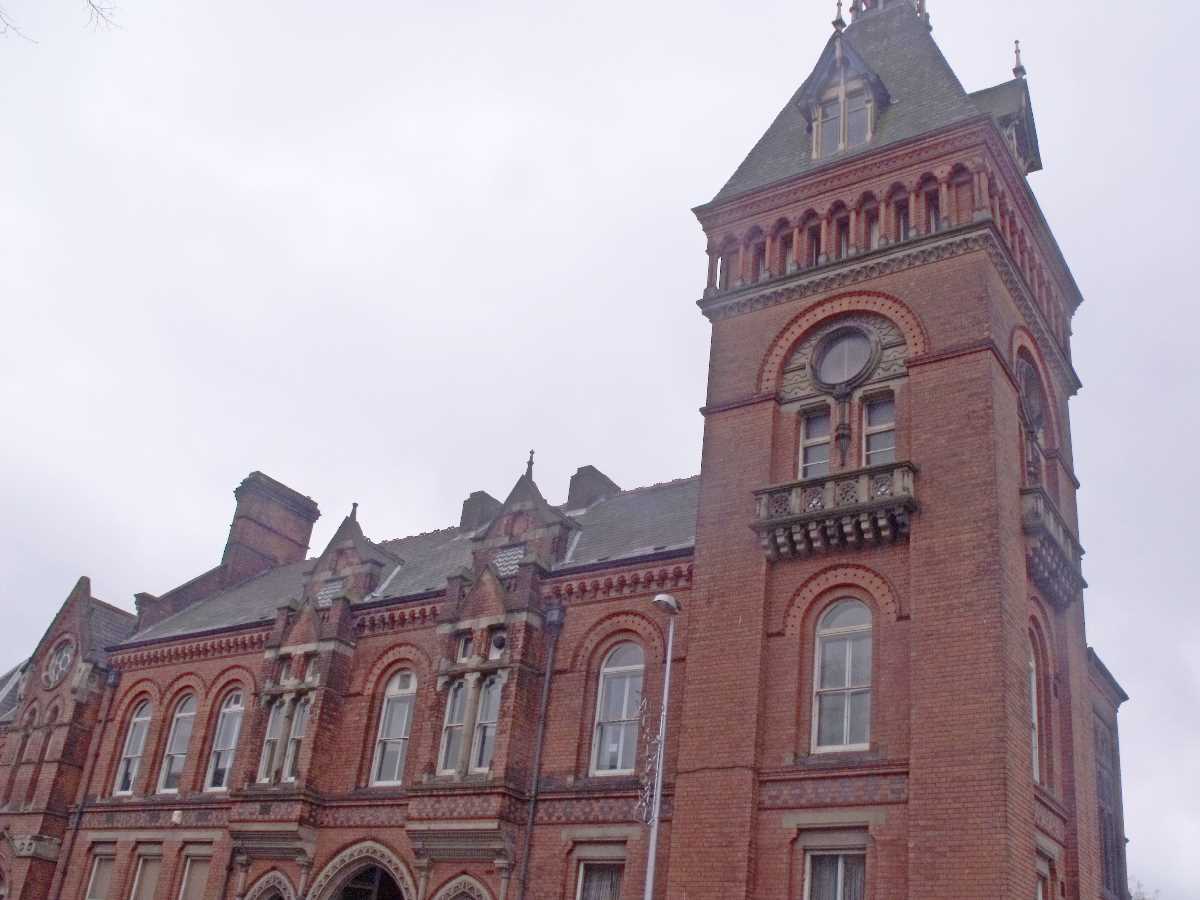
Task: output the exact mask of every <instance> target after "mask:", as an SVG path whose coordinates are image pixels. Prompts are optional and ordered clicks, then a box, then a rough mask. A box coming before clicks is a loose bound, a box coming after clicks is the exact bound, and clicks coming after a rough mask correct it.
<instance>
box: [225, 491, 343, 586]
mask: <svg viewBox="0 0 1200 900" xmlns="http://www.w3.org/2000/svg"><path fill="white" fill-rule="evenodd" d="M233 496H234V497H236V498H237V507H236V508H235V509H234V512H233V523H232V524H231V525H230V526H229V540H228V541H227V542H226V544H225V553H224V555H223V556H222V557H221V568H222V569H223V570H224V581H225V583H226V584H234V583H236V582H238V581H242V580H243V579H245V578H249V577H250V576H251V575H257V574H258V573H259V572H262V571H265V570H266V569H273V568H275V567H276V566H280V565H284V564H285V563H293V562H299V561H300V560H302V559H304V558H305V555H306V554H307V553H308V541H309V538H311V537H312V528H313V523H314V522H316V521H317V519H318V518H319V517H320V515H321V512H320V510H319V509H317V504H316V503H315V502H313V500H311V499H310V498H308V497H305V496H304V495H303V494H300V493H297V492H296V491H294V490H292V489H291V488H290V487H288V486H287V485H286V484H281V483H280V482H278V481H276V480H275V479H274V478H271V477H269V476H267V475H264V474H263V473H262V472H251V473H250V474H249V475H248V476H247V477H246V479H245V480H244V481H243V482H242V483H241V484H240V485H238V487H237V490H235V491H234V492H233Z"/></svg>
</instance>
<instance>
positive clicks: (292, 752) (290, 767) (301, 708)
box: [283, 699, 312, 781]
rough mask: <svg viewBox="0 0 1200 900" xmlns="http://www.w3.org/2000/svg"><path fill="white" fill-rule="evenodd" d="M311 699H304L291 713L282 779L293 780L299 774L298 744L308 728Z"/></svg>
mask: <svg viewBox="0 0 1200 900" xmlns="http://www.w3.org/2000/svg"><path fill="white" fill-rule="evenodd" d="M311 711H312V701H311V700H309V699H304V700H301V701H300V704H299V705H298V706H297V707H296V710H295V712H293V713H292V730H291V732H290V733H289V734H288V743H287V753H286V754H284V759H283V780H284V781H295V780H296V779H297V778H298V777H299V775H300V745H301V744H303V743H304V732H305V731H306V730H307V728H308V714H309V713H310V712H311Z"/></svg>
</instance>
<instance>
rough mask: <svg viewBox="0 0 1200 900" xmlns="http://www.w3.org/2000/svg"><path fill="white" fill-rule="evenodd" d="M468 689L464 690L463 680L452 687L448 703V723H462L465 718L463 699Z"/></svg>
mask: <svg viewBox="0 0 1200 900" xmlns="http://www.w3.org/2000/svg"><path fill="white" fill-rule="evenodd" d="M465 695H466V691H464V690H463V685H462V682H461V681H460V682H458V683H457V684H456V685H454V687H452V688H451V689H450V700H449V701H448V702H447V704H446V724H447V725H461V724H462V720H463V700H464V697H465Z"/></svg>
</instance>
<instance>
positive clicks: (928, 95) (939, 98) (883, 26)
mask: <svg viewBox="0 0 1200 900" xmlns="http://www.w3.org/2000/svg"><path fill="white" fill-rule="evenodd" d="M842 39H843V40H844V41H845V43H846V44H847V45H849V47H851V48H853V51H854V53H855V54H857V56H858V57H859V58H861V60H862V62H863V63H864V64H865V65H866V66H867V67H869V69H870V71H871V72H873V73H874V74H875V75H876V76H878V78H879V80H880V82H881V83H882V85H883V86H884V87H885V88H886V90H887V93H888V95H889V97H890V102H889V103H888V104H886V105H881V106H880V107H879V109H878V111H877V117H876V122H875V133H874V137H873V138H872V139H871V142H870V143H869V144H867V145H865V146H863V147H861V148H859V149H857V150H854V151H851V152H848V153H839V154H838V155H837V156H834V157H832V158H830V159H813V155H812V135H811V134H810V133H809V128H808V121H807V119H806V118H805V113H804V112H803V111H802V109H801V103H800V100H801V98H802V97H804V96H806V95H807V94H808V93H811V91H812V90H813V89H814V88H815V85H814V82H815V81H818V80H820V78H821V73H822V72H823V71H824V68H823V67H822V65H821V63H820V62H818V66H817V68H816V69H814V71H813V73H812V74H811V75H810V76H809V78H808V79H807V80H806V81H805V83H804V84H803V85H801V86H800V89H799V90H797V91H796V93H795V94H793V95H792V97H791V99H789V100H788V102H787V105H786V106H784V108H783V110H782V111H781V112H780V113H779V115H778V116H776V118H775V121H774V122H773V123H771V127H770V128H768V129H767V132H766V134H764V135H763V136H762V138H761V139H760V140H759V142H758V143H757V144H756V145H755V147H754V149H753V150H751V151H750V154H749V155H748V156H747V157H746V159H745V160H744V161H743V162H742V164H741V165H740V166H738V169H737V171H736V172H734V173H733V177H732V178H730V179H729V181H728V182H727V183H726V184H725V186H724V187H723V188H721V190H720V192H719V193H718V194H717V196H716V197H715V198H714V199H713V202H718V201H722V200H728V199H730V198H731V197H736V196H738V195H740V194H745V193H747V192H749V191H753V190H757V189H758V188H761V187H765V186H767V185H769V184H773V183H774V182H777V181H782V180H783V179H786V178H792V177H795V176H796V175H801V174H803V173H806V172H809V171H813V170H815V169H819V168H821V167H822V166H827V165H834V164H837V163H841V162H842V161H844V160H846V159H848V158H852V157H854V156H856V155H859V154H862V153H867V152H870V151H873V150H877V149H879V148H880V147H883V146H887V145H888V144H893V143H896V142H898V141H902V140H906V139H907V138H911V137H916V136H917V135H920V134H923V133H925V132H927V131H932V130H934V129H937V128H943V127H945V126H947V125H952V124H954V123H955V122H961V121H965V120H967V119H970V118H972V117H973V116H977V115H979V110H978V109H977V108H976V106H975V105H974V104H973V103H972V102H971V98H970V97H969V96H968V95H967V92H966V91H965V90H963V86H962V84H961V83H960V82H959V80H958V77H957V76H956V75H955V74H954V71H953V70H952V69H951V68H950V64H949V63H947V62H946V58H945V57H944V56H943V55H942V51H941V50H940V49H939V48H938V45H937V44H936V43H935V42H934V40H933V36H932V35H931V34H930V33H929V29H928V27H927V26H926V25H925V22H924V21H923V20H922V19H921V17H920V16H918V15H917V13H916V11H915V10H914V9H913V7H912V6H911V5H910V4H908V3H895V4H893V5H892V6H891V7H885V8H884V9H882V10H880V11H879V12H877V13H873V14H871V15H864V16H862V17H861V18H860V19H858V20H856V21H855V22H854V24H853V25H851V26H850V27H849V28H847V29H846V31H845V32H843V34H842ZM830 40H831V42H832V40H833V39H832V38H831V39H830ZM828 52H829V47H828V46H827V47H826V52H825V53H823V54H822V57H821V59H822V61H823V60H825V58H826V54H827V53H828Z"/></svg>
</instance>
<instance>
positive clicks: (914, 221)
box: [908, 188, 925, 234]
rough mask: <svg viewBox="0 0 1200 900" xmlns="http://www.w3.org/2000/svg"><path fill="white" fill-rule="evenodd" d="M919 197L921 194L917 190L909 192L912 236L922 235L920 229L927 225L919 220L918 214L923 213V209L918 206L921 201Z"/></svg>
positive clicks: (909, 215) (910, 232)
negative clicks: (913, 234) (915, 234)
mask: <svg viewBox="0 0 1200 900" xmlns="http://www.w3.org/2000/svg"><path fill="white" fill-rule="evenodd" d="M919 197H920V194H919V192H918V191H917V190H916V189H915V188H914V189H913V190H911V191H909V192H908V233H909V234H912V233H914V232H917V233H920V232H919V230H918V229H920V228H923V227H924V224H925V223H924V222H921V221H920V219H919V218H918V214H919V213H920V212H921V207H920V206H918V205H917V200H918V199H919Z"/></svg>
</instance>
